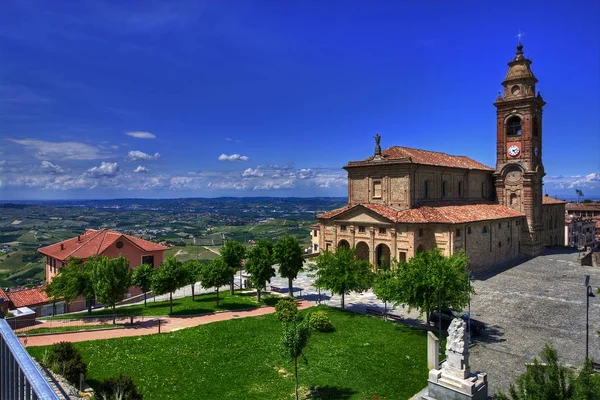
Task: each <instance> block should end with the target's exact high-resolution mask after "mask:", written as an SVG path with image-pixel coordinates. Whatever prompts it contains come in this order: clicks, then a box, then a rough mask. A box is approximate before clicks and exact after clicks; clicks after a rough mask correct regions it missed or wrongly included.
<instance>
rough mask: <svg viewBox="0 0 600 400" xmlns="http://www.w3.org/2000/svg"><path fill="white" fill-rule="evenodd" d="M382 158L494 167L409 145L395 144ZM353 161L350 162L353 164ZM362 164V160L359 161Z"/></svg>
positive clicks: (384, 151)
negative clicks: (413, 147)
mask: <svg viewBox="0 0 600 400" xmlns="http://www.w3.org/2000/svg"><path fill="white" fill-rule="evenodd" d="M381 155H382V158H383V159H384V160H386V161H387V160H400V159H408V160H409V162H412V163H414V164H423V165H436V166H441V167H452V168H464V169H476V170H483V171H493V170H494V169H493V168H491V167H488V166H487V165H485V164H482V163H480V162H479V161H475V160H473V159H472V158H469V157H466V156H453V155H450V154H446V153H440V152H437V151H429V150H421V149H412V148H409V147H400V146H393V147H389V148H387V149H385V150H383V152H382V154H381ZM374 158H375V156H371V157H369V158H367V159H365V160H364V161H363V162H370V161H373V159H374ZM352 164H353V163H349V165H352ZM358 164H360V162H359V163H358Z"/></svg>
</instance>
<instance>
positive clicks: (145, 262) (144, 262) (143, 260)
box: [142, 256, 154, 267]
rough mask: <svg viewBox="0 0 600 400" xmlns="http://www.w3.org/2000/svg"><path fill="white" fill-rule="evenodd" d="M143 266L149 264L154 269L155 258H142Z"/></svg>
mask: <svg viewBox="0 0 600 400" xmlns="http://www.w3.org/2000/svg"><path fill="white" fill-rule="evenodd" d="M142 264H148V265H152V267H154V256H142Z"/></svg>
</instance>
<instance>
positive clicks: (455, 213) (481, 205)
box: [317, 201, 525, 224]
mask: <svg viewBox="0 0 600 400" xmlns="http://www.w3.org/2000/svg"><path fill="white" fill-rule="evenodd" d="M355 207H364V208H367V209H369V210H371V211H374V212H376V213H377V214H379V215H381V216H383V217H385V218H387V219H389V220H390V221H392V222H396V223H404V224H427V223H436V224H461V223H467V222H476V221H487V220H495V219H504V218H518V217H524V216H525V214H522V213H520V212H518V211H515V210H513V209H511V208H508V207H504V206H502V205H500V204H496V203H494V202H477V203H474V202H468V201H455V202H449V201H443V202H442V201H440V202H428V203H423V204H421V205H420V206H418V207H416V208H409V209H406V210H398V209H396V208H393V207H389V206H385V205H381V204H358V205H355V206H345V207H342V208H338V209H337V210H333V211H330V212H328V213H325V214H321V215H318V216H317V218H319V219H330V218H333V217H335V216H338V215H340V214H342V213H344V212H346V211H348V210H350V209H352V208H355Z"/></svg>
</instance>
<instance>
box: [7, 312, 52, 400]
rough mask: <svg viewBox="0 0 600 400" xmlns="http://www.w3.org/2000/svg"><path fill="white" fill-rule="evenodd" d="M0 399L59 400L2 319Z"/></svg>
mask: <svg viewBox="0 0 600 400" xmlns="http://www.w3.org/2000/svg"><path fill="white" fill-rule="evenodd" d="M0 399H3V400H4V399H6V400H21V399H23V400H24V399H27V400H29V399H32V400H37V399H43V400H58V396H57V395H56V393H54V391H53V390H52V388H51V387H50V385H49V384H48V381H46V378H44V376H43V375H42V373H41V371H40V370H39V369H38V368H37V366H36V364H35V363H34V362H33V359H32V358H31V356H30V355H29V353H27V351H26V350H25V347H23V345H22V344H21V342H19V339H17V337H16V336H15V334H14V333H13V331H12V329H11V328H10V326H9V325H8V324H7V323H6V321H5V320H4V319H2V318H0Z"/></svg>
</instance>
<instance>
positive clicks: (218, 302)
mask: <svg viewBox="0 0 600 400" xmlns="http://www.w3.org/2000/svg"><path fill="white" fill-rule="evenodd" d="M218 306H219V287H218V286H217V307H218Z"/></svg>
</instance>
